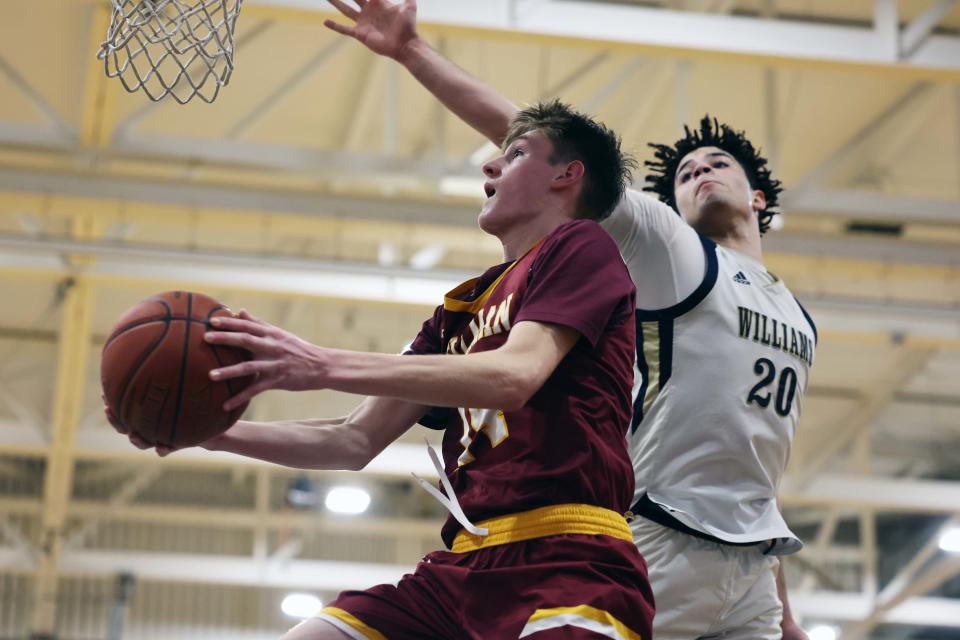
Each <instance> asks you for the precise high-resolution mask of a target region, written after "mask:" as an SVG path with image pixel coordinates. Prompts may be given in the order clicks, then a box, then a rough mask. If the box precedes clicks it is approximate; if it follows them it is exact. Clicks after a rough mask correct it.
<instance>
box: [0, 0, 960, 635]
mask: <svg viewBox="0 0 960 640" xmlns="http://www.w3.org/2000/svg"><path fill="white" fill-rule="evenodd" d="M420 15H421V23H422V26H421V29H422V32H423V33H424V35H425V36H426V37H427V38H428V39H429V40H430V42H431V43H432V44H433V45H434V46H436V47H437V48H438V49H440V50H441V51H443V52H444V53H445V54H446V55H447V56H449V57H450V58H452V59H453V60H454V61H455V62H457V63H458V64H459V65H461V66H463V67H464V68H466V69H468V70H469V71H471V72H473V73H475V74H476V75H478V76H480V77H481V78H483V79H485V80H486V81H488V82H490V83H492V84H493V85H495V86H496V87H497V88H499V89H500V90H501V91H503V92H504V93H505V94H506V95H507V96H509V97H510V98H511V99H513V100H514V101H515V102H517V103H520V104H523V103H528V102H532V101H535V100H537V99H541V98H548V97H553V96H560V97H562V98H563V99H564V100H566V101H569V102H572V103H574V104H576V105H578V106H580V107H581V108H583V109H585V110H587V111H589V112H591V113H593V114H595V115H596V116H598V117H599V118H600V119H602V120H604V121H605V122H606V123H607V124H609V125H610V126H612V127H613V128H615V129H616V130H617V131H619V132H620V133H621V134H622V136H623V138H624V141H625V144H626V146H627V147H628V148H630V149H631V150H633V151H634V152H635V153H636V154H637V155H638V157H640V158H641V159H647V158H649V157H650V156H649V154H648V149H647V148H646V143H647V142H650V141H654V142H672V141H674V140H675V139H676V138H678V137H679V135H680V134H681V132H682V126H683V124H684V123H691V124H692V123H695V122H696V121H697V120H698V119H699V118H700V117H702V116H703V115H704V114H706V113H709V114H711V115H714V116H717V117H718V118H720V119H721V120H723V121H726V122H729V123H730V124H732V125H734V126H735V127H737V128H740V129H745V130H746V131H747V132H748V134H749V136H750V137H751V138H752V140H753V141H754V142H755V143H757V144H758V145H759V146H761V147H762V148H763V150H764V152H765V154H766V155H767V156H768V157H769V158H770V160H771V163H772V166H773V169H774V171H775V173H776V174H777V175H778V176H779V177H780V178H781V179H782V180H783V181H784V183H785V186H786V189H787V191H786V193H785V195H784V198H783V202H784V204H783V211H784V214H785V215H784V216H782V223H783V224H782V225H778V228H776V229H774V230H772V231H771V232H770V233H768V235H767V236H766V238H765V239H764V247H765V258H766V262H767V266H768V268H769V269H770V270H771V271H772V272H774V273H776V274H778V275H779V276H781V277H782V278H783V279H784V280H785V281H786V282H787V283H788V285H789V286H790V287H791V289H792V290H793V292H794V293H795V294H796V295H797V296H798V298H799V299H800V300H801V301H802V302H803V303H804V305H805V306H806V307H807V308H808V309H809V310H810V312H811V314H812V315H813V316H814V318H815V320H816V321H817V323H818V326H819V329H820V345H819V348H818V350H817V362H816V365H815V367H814V370H813V377H812V381H811V384H810V388H809V389H808V392H807V395H806V399H805V406H804V408H803V415H802V419H801V422H800V427H799V432H798V437H797V440H796V443H795V446H794V448H793V454H792V459H791V461H790V467H789V475H788V478H787V481H786V483H785V486H784V487H783V492H782V498H783V505H784V509H785V513H786V516H787V519H788V521H789V523H790V524H791V526H792V527H793V528H794V530H795V531H796V532H798V533H799V534H800V535H801V537H803V538H804V540H805V542H806V548H805V549H804V551H803V552H801V553H800V554H798V555H796V556H791V557H790V558H788V559H787V561H786V571H787V575H788V580H789V583H790V586H791V591H790V593H791V600H792V603H793V607H794V610H795V615H796V616H797V617H798V618H799V619H800V620H801V621H802V622H803V624H804V625H805V626H806V628H807V629H808V630H810V631H811V637H812V638H814V640H836V639H837V638H844V639H846V638H882V639H895V638H896V639H900V638H903V639H906V638H916V639H920V638H926V639H934V638H938V639H945V638H960V577H958V576H960V529H957V528H956V527H957V526H958V524H960V523H958V520H957V519H956V517H957V515H958V514H960V2H958V1H956V0H899V2H898V1H897V0H873V1H871V0H660V1H655V0H651V1H649V2H641V1H634V0H630V1H628V0H622V1H618V2H613V1H606V2H605V1H597V0H515V1H506V0H485V1H484V2H470V1H467V0H422V1H421V3H420ZM332 16H333V14H332V13H331V12H330V11H329V7H328V5H326V4H325V3H324V2H320V1H319V0H316V1H314V0H287V1H283V0H246V2H245V3H244V5H243V9H242V12H241V14H240V18H239V21H238V31H237V39H236V60H235V62H236V71H235V72H234V74H233V77H232V80H231V82H230V84H229V86H227V87H225V88H224V89H223V90H222V91H221V93H220V96H219V98H218V99H217V101H216V102H215V103H214V104H205V103H202V102H199V101H194V102H191V103H190V104H188V105H186V106H181V105H179V104H177V103H176V102H173V101H171V100H167V101H163V102H159V103H154V102H151V101H149V100H148V99H147V98H146V97H145V96H144V95H143V94H140V93H137V94H128V93H126V92H125V91H124V89H123V87H122V86H121V84H120V83H119V82H118V81H117V80H115V79H107V78H106V77H105V76H104V67H103V62H101V61H98V60H97V59H96V57H95V54H96V51H97V50H98V48H99V46H100V43H101V42H102V40H103V39H104V36H105V34H106V31H107V27H108V24H109V19H110V4H109V3H108V2H101V1H99V0H3V2H0V638H4V639H14V638H16V639H22V638H27V637H37V638H40V637H46V638H59V639H62V640H93V639H110V640H113V639H119V638H128V639H131V640H134V639H136V640H139V639H147V638H150V639H153V638H156V639H161V640H174V639H179V638H184V639H187V638H189V639H192V640H194V639H203V638H235V639H249V640H254V639H256V640H259V639H261V638H263V639H266V638H275V637H277V636H278V635H279V634H280V633H281V632H282V631H283V630H285V629H287V628H289V627H290V626H292V625H293V624H295V623H296V622H297V617H296V616H298V615H308V614H309V612H310V611H312V610H315V609H316V608H317V607H318V606H319V605H318V601H319V602H329V601H330V600H331V599H332V598H333V596H335V594H336V593H337V592H339V591H340V590H341V589H344V588H362V587H367V586H371V585H373V584H376V583H378V582H383V581H394V580H396V579H397V578H398V577H399V576H400V575H401V574H402V573H403V572H404V571H405V570H409V569H411V568H412V567H413V566H414V564H415V563H416V561H417V560H418V558H419V557H420V556H421V555H422V554H424V553H425V552H427V551H430V550H433V549H437V548H439V547H440V545H441V542H440V539H439V535H438V532H439V524H440V522H441V521H442V519H443V513H442V512H441V508H440V507H439V505H437V504H436V503H435V502H434V501H433V500H432V499H431V498H430V497H429V496H427V495H426V494H425V493H424V492H422V491H421V490H420V489H418V488H417V487H416V486H415V484H414V482H413V479H412V478H411V476H410V471H416V472H417V473H420V474H423V475H425V476H428V477H430V476H432V474H433V472H432V468H431V467H430V464H429V461H428V459H427V455H426V451H425V447H424V445H423V438H424V436H426V437H427V438H429V439H430V440H431V441H433V442H436V441H437V434H435V433H432V432H428V431H427V430H425V429H422V428H419V427H417V428H414V429H413V430H411V431H410V433H409V434H408V435H407V436H405V437H404V438H403V439H401V441H400V442H398V443H397V444H395V445H394V446H392V447H391V448H390V449H388V450H387V452H385V453H384V455H383V456H381V457H380V458H379V459H377V460H376V461H375V462H374V463H373V464H371V466H370V467H369V468H368V469H366V470H364V471H362V472H359V473H317V472H310V473H302V472H297V471H293V470H288V469H284V468H280V467H275V466H270V465H265V464H257V463H254V462H252V461H249V460H246V459H242V458H238V457H233V456H229V455H215V454H212V453H209V452H205V451H184V452H180V453H178V454H176V455H173V456H171V457H169V458H167V459H164V460H162V461H161V460H159V459H158V458H156V457H155V456H153V455H152V454H149V453H144V452H140V451H137V450H135V449H134V448H133V447H131V446H130V445H129V444H128V443H127V442H126V440H125V439H124V438H122V437H120V436H118V435H117V434H115V433H114V432H113V430H112V429H111V428H110V427H109V426H108V425H107V424H106V422H105V420H104V418H103V415H102V412H101V402H100V389H99V375H98V369H99V350H100V348H101V346H102V344H103V340H104V338H105V336H106V335H107V334H108V333H109V331H110V328H111V326H112V324H113V322H114V321H115V320H116V318H117V317H118V316H119V314H120V313H121V312H122V311H123V310H124V309H126V308H127V307H129V306H130V305H132V304H134V303H135V302H137V301H138V300H140V299H142V298H144V297H147V296H148V295H151V294H153V293H155V292H158V291H163V290H169V289H176V288H180V289H187V290H197V291H203V292H205V293H208V294H210V295H213V296H215V297H217V298H219V299H220V300H222V301H223V302H225V303H227V304H229V305H230V306H232V307H233V308H247V309H249V310H251V312H253V313H254V314H256V315H259V316H261V317H263V318H265V319H267V320H269V321H271V322H273V323H276V324H279V325H281V326H283V327H285V328H287V329H290V330H292V331H294V332H296V333H298V334H299V335H301V336H302V337H304V338H305V339H307V340H310V341H313V342H316V343H319V344H323V345H328V346H333V347H341V348H347V349H356V350H364V351H367V350H370V351H381V352H388V353H396V352H399V351H400V350H401V349H402V348H403V347H404V345H405V344H407V343H408V342H409V341H410V340H411V339H412V338H413V337H414V336H415V335H416V332H417V331H418V329H419V326H420V323H421V322H422V321H423V320H424V319H425V318H426V317H428V316H429V315H430V313H431V312H432V309H433V307H434V306H435V305H436V304H437V303H438V301H439V300H440V297H441V296H442V294H443V293H444V292H445V291H446V290H447V289H448V288H450V287H451V286H452V285H454V284H456V283H458V282H460V281H461V280H463V279H465V278H467V277H470V276H472V275H474V274H476V273H478V272H479V271H481V270H483V269H484V268H486V267H487V266H490V265H492V264H496V263H498V262H500V261H501V259H502V256H501V254H500V252H499V244H498V242H497V240H496V239H494V238H491V237H487V236H485V235H484V234H483V233H482V232H480V231H479V230H478V229H477V228H476V216H477V214H478V212H479V206H480V202H481V199H482V196H483V194H482V180H481V173H480V166H481V164H482V162H483V161H484V160H485V159H486V158H488V157H490V156H491V155H492V154H493V153H494V152H495V150H494V149H493V148H492V146H490V145H489V144H487V143H486V142H485V141H484V140H483V139H482V137H481V136H479V135H478V134H476V133H474V132H472V131H471V130H470V129H469V128H468V127H466V126H465V125H463V124H462V123H461V122H459V121H458V120H457V119H456V118H454V117H452V116H450V115H448V114H447V113H445V112H444V110H443V109H441V108H440V107H439V106H438V104H437V103H435V102H434V101H433V99H432V98H431V97H430V96H429V95H428V94H427V93H426V92H425V91H424V90H422V89H420V87H419V86H418V85H417V84H416V83H415V82H413V81H412V80H411V79H410V78H409V77H408V76H407V75H406V73H405V72H404V71H403V70H402V69H401V68H399V67H398V66H397V65H396V64H394V63H392V62H390V61H388V60H384V59H381V58H377V57H376V56H374V55H373V54H371V53H369V52H368V51H367V50H366V49H364V48H363V47H362V46H360V45H359V44H357V43H355V42H353V41H349V40H347V39H345V38H341V37H338V36H337V35H336V34H333V33H331V32H329V31H328V30H326V29H325V28H324V27H323V25H322V21H323V20H324V19H325V18H329V17H332ZM641 182H642V173H641V174H640V175H639V176H638V179H637V185H638V186H639V185H640V184H641ZM357 401H358V398H356V397H351V396H346V395H339V394H334V393H327V392H318V393H300V394H292V393H282V392H272V393H269V394H266V395H264V396H262V397H260V398H258V399H257V400H256V401H255V402H254V403H253V404H252V405H251V407H250V409H249V411H248V414H247V416H248V417H249V418H251V419H258V420H276V419H287V418H297V417H323V416H335V415H341V414H344V413H346V412H348V411H349V410H350V409H351V408H352V407H353V406H355V404H356V403H357ZM335 490H336V491H335ZM291 594H300V596H303V597H300V598H288V596H290V595H291ZM306 596H310V597H306ZM311 597H312V598H313V599H311ZM284 603H286V604H284Z"/></svg>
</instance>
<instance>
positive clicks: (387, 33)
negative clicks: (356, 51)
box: [323, 0, 420, 60]
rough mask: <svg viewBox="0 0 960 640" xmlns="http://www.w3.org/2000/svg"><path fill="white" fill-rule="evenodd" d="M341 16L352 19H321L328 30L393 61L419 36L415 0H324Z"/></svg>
mask: <svg viewBox="0 0 960 640" xmlns="http://www.w3.org/2000/svg"><path fill="white" fill-rule="evenodd" d="M327 1H328V2H329V3H330V4H332V5H333V6H334V7H336V9H337V11H339V12H340V13H341V14H343V16H344V17H345V18H347V19H349V20H351V21H352V22H353V24H352V25H344V24H340V23H339V22H334V21H333V20H326V21H324V23H323V24H324V25H326V27H327V28H328V29H332V30H333V31H336V32H337V33H341V34H343V35H345V36H350V37H351V38H355V39H356V40H359V41H360V42H362V43H363V44H364V45H366V46H367V48H369V49H370V50H371V51H373V52H374V53H379V54H380V55H382V56H387V57H389V58H393V59H395V60H397V59H399V58H401V57H402V55H403V52H404V50H405V49H406V47H407V46H408V45H409V44H410V43H411V42H413V41H415V40H417V39H419V37H420V36H419V35H418V34H417V2H416V0H402V1H401V2H399V3H396V2H391V0H353V2H355V3H356V5H357V7H359V8H354V7H353V6H352V5H351V3H350V0H327Z"/></svg>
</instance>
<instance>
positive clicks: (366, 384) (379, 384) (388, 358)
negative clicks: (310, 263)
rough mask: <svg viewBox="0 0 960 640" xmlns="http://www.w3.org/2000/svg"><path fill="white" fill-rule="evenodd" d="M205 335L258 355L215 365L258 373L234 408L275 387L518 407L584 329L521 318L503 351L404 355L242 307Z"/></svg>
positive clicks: (232, 374) (231, 372)
mask: <svg viewBox="0 0 960 640" xmlns="http://www.w3.org/2000/svg"><path fill="white" fill-rule="evenodd" d="M211 323H212V324H213V325H214V328H215V329H216V330H214V331H208V332H207V333H206V334H205V339H206V340H208V341H210V342H212V343H214V344H224V345H232V346H236V347H240V348H243V349H247V350H248V351H250V352H251V353H252V354H253V355H254V358H253V360H250V361H248V362H243V363H241V364H237V365H233V366H230V367H225V368H222V369H215V370H214V371H212V372H211V373H210V375H211V378H213V379H214V380H229V379H231V378H239V377H246V376H251V375H255V376H256V380H255V381H254V382H253V383H252V384H251V385H249V386H248V387H247V388H246V389H244V390H243V391H241V392H240V393H238V394H237V395H236V396H234V397H233V398H231V399H230V400H229V401H227V403H226V404H225V405H224V408H225V409H227V410H229V409H230V408H231V407H234V406H239V405H241V404H243V403H244V402H246V401H247V400H249V399H250V398H252V397H254V396H255V395H257V394H259V393H262V392H264V391H267V390H269V389H286V390H288V391H304V390H311V389H312V390H318V389H333V390H336V391H343V392H345V393H355V394H360V395H367V396H386V397H390V398H399V399H402V400H405V401H407V402H411V403H416V404H420V405H426V406H441V407H471V408H476V409H502V410H512V409H518V408H520V407H522V406H523V405H524V404H526V402H527V401H528V400H529V399H530V397H531V396H532V395H533V394H534V393H536V391H537V390H538V389H540V387H541V386H543V383H544V382H546V380H547V378H548V377H550V374H551V373H553V370H554V369H555V368H556V367H557V365H558V364H559V363H560V361H561V360H562V359H563V358H564V356H566V354H567V353H568V352H569V351H570V349H572V348H573V346H574V344H576V342H577V340H579V338H580V334H579V333H578V332H577V331H575V330H573V329H570V328H567V327H563V326H560V325H553V324H546V323H540V322H519V323H517V325H516V326H514V327H513V329H512V330H511V331H510V336H509V337H508V338H507V342H506V343H505V344H504V345H503V346H501V347H500V348H498V349H495V350H492V351H485V352H482V353H474V354H469V355H415V356H398V355H388V354H382V353H361V352H356V351H343V350H339V349H327V348H324V347H319V346H317V345H313V344H310V343H308V342H306V341H304V340H302V339H300V338H298V337H297V336H295V335H293V334H291V333H289V332H287V331H284V330H283V329H280V328H279V327H274V326H273V325H270V324H268V323H266V322H263V321H261V320H257V319H255V318H253V317H252V316H250V315H249V314H246V313H245V312H241V317H239V318H214V319H212V320H211Z"/></svg>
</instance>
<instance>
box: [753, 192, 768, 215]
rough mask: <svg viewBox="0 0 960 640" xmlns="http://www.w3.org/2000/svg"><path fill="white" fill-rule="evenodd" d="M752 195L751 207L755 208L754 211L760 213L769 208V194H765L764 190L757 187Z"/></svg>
mask: <svg viewBox="0 0 960 640" xmlns="http://www.w3.org/2000/svg"><path fill="white" fill-rule="evenodd" d="M751 196H752V197H751V198H750V208H751V209H753V212H754V213H760V212H761V211H763V210H764V209H766V208H767V196H766V195H764V193H763V191H761V190H759V189H755V190H754V191H753V193H752V194H751Z"/></svg>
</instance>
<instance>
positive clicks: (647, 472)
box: [605, 191, 816, 554]
mask: <svg viewBox="0 0 960 640" xmlns="http://www.w3.org/2000/svg"><path fill="white" fill-rule="evenodd" d="M605 226H606V228H607V230H608V231H609V232H610V234H611V235H612V236H613V237H614V239H615V240H616V241H617V243H618V244H619V246H620V250H621V252H622V254H623V257H624V260H625V261H626V263H627V266H628V268H629V269H630V272H631V275H632V276H633V278H634V281H635V282H636V284H637V289H638V295H637V306H638V309H637V371H636V378H635V384H634V417H633V422H632V424H631V429H630V431H629V433H628V436H627V437H628V444H629V447H630V453H631V458H632V460H633V466H634V471H635V473H636V495H635V502H636V501H637V500H640V499H641V498H644V499H645V500H650V501H652V502H653V503H655V504H656V505H659V506H660V507H662V508H663V509H664V510H665V511H666V512H667V513H668V514H669V515H670V516H672V518H673V519H675V520H676V521H679V522H680V523H681V524H682V525H684V526H686V527H689V528H691V529H693V530H695V531H699V532H701V533H705V534H707V535H710V536H713V537H715V538H718V539H720V540H723V541H726V542H731V543H735V544H742V543H752V542H760V541H765V540H778V541H779V544H778V545H776V547H775V548H774V550H773V553H777V554H784V553H792V552H795V551H798V550H799V549H800V548H801V547H802V543H801V542H800V540H799V539H798V538H797V537H796V536H795V535H794V534H793V532H791V531H790V529H789V528H788V527H787V525H786V523H785V522H784V520H783V518H782V516H781V515H780V510H779V509H778V507H777V503H776V497H777V492H778V489H779V486H780V481H781V479H782V478H783V474H784V471H785V469H786V465H787V459H788V457H789V453H790V445H791V443H792V441H793V437H794V432H795V431H796V426H797V421H798V420H799V416H800V408H801V401H802V398H803V393H804V391H805V390H806V387H807V379H808V375H809V371H810V367H811V366H812V364H813V360H814V351H815V347H816V328H815V327H814V324H813V322H812V320H811V319H810V317H809V316H808V315H807V313H806V312H805V311H804V310H803V308H802V307H801V306H800V304H799V302H797V300H796V299H795V298H794V297H793V295H792V294H791V293H790V291H789V290H788V289H787V287H786V285H784V283H783V281H782V280H780V279H779V278H777V277H776V276H774V275H772V274H770V273H769V272H767V270H766V269H765V268H764V267H763V265H762V264H761V263H759V262H757V261H756V260H753V259H752V258H750V257H748V256H745V255H743V254H740V253H738V252H736V251H732V250H729V249H725V248H723V247H719V246H717V245H716V244H715V243H714V242H712V241H711V240H709V239H708V238H705V237H703V236H700V235H698V234H697V233H696V232H695V231H694V230H693V229H692V228H691V227H690V226H689V225H687V224H686V223H684V222H683V221H682V220H681V219H680V218H679V217H678V216H677V215H676V213H674V211H673V210H672V209H670V208H669V207H667V206H666V205H663V204H661V203H660V202H658V201H656V200H654V199H653V198H650V197H648V196H646V195H643V194H640V193H637V192H633V191H631V192H629V193H628V195H627V196H626V197H625V198H624V200H623V201H621V203H620V205H618V207H617V210H616V211H615V212H614V214H613V215H612V216H611V218H610V219H609V221H607V222H606V223H605Z"/></svg>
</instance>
